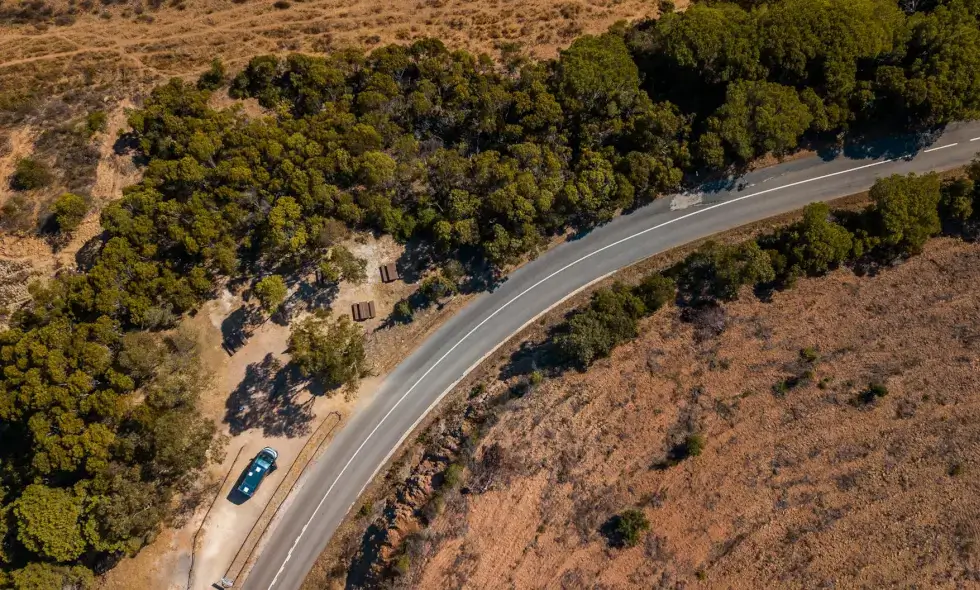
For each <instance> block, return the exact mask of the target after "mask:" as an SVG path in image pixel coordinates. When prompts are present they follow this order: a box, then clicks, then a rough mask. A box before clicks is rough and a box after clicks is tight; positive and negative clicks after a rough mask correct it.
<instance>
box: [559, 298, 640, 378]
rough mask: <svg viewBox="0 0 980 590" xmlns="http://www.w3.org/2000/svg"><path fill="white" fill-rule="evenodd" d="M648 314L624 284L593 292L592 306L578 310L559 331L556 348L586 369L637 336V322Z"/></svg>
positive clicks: (573, 363) (569, 361) (565, 356)
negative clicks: (619, 345)
mask: <svg viewBox="0 0 980 590" xmlns="http://www.w3.org/2000/svg"><path fill="white" fill-rule="evenodd" d="M645 313H646V306H645V305H644V304H643V301H642V300H641V299H640V298H639V297H637V296H636V295H634V294H633V291H632V290H631V289H630V288H629V287H627V286H626V285H623V284H621V283H617V284H615V285H613V286H612V288H610V289H600V290H598V291H596V292H595V293H593V294H592V300H591V301H590V302H589V306H588V307H587V308H585V309H584V310H581V311H579V312H577V313H575V314H574V315H573V316H572V317H571V319H569V320H568V321H567V322H566V323H565V324H564V325H563V326H562V327H561V328H559V330H560V331H561V332H563V333H561V334H560V335H559V336H558V337H557V338H555V348H556V350H557V352H558V354H559V356H560V357H561V359H562V360H563V362H565V363H568V364H569V365H572V366H575V367H577V368H579V369H585V368H587V367H588V366H589V365H591V364H592V363H593V362H595V361H596V360H597V359H600V358H603V357H607V356H609V353H610V352H612V350H613V348H615V347H616V346H617V345H618V344H620V343H622V342H625V341H627V340H631V339H633V338H636V336H637V333H638V326H637V321H638V320H639V319H640V318H641V317H643V315H644V314H645Z"/></svg>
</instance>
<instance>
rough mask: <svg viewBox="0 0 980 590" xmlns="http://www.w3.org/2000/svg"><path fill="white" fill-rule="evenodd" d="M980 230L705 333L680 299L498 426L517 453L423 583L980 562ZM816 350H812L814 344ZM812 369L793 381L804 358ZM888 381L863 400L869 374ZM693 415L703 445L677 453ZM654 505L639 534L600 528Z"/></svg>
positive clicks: (973, 573)
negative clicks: (625, 539)
mask: <svg viewBox="0 0 980 590" xmlns="http://www.w3.org/2000/svg"><path fill="white" fill-rule="evenodd" d="M978 263H980V247H978V246H976V245H967V244H963V243H960V242H956V241H952V240H946V239H943V240H937V241H935V242H933V243H931V244H930V245H929V246H928V247H927V249H926V252H925V254H924V255H923V256H920V257H918V258H915V259H913V260H911V261H909V262H908V263H906V264H904V265H903V266H901V267H900V268H896V269H892V270H888V271H885V272H883V273H881V274H880V275H879V276H876V277H873V278H867V277H865V278H861V277H856V276H854V275H853V274H851V273H850V272H844V271H838V272H836V273H833V274H832V275H830V276H828V277H825V278H822V279H812V280H806V281H803V282H801V283H800V284H799V285H798V287H797V288H796V289H794V290H792V291H788V292H785V293H779V294H777V295H776V296H775V298H774V301H773V302H771V303H761V302H758V301H756V300H755V299H754V298H748V299H743V300H742V301H739V302H736V303H733V304H731V305H730V306H728V307H727V313H728V317H727V326H728V327H727V329H726V330H725V332H724V333H723V334H722V335H721V336H719V337H717V338H710V339H708V340H704V341H701V342H698V341H697V340H696V339H695V338H694V336H693V334H692V328H691V326H690V325H689V324H687V323H682V322H680V321H679V318H678V317H677V314H676V313H669V314H663V315H660V316H657V317H655V318H653V319H651V320H649V321H648V322H647V323H646V324H645V325H644V326H643V330H642V332H643V333H642V335H641V337H640V338H639V339H637V340H636V341H634V342H632V343H630V344H628V345H625V346H623V347H621V348H620V349H618V350H616V351H615V352H614V354H613V356H612V358H611V359H608V360H605V361H601V362H599V363H597V364H596V366H594V367H593V368H592V369H590V370H589V372H588V373H586V374H576V373H572V374H566V375H565V376H563V377H562V378H560V379H556V380H553V381H547V382H545V383H544V384H542V385H541V386H539V388H538V389H537V390H536V391H534V393H533V394H532V395H528V396H526V397H524V398H523V399H521V400H519V401H517V402H514V403H515V405H514V410H513V411H510V412H508V413H506V414H505V416H504V418H503V419H502V420H501V421H500V422H499V423H497V424H496V425H495V426H493V427H492V428H491V430H490V431H489V433H488V435H487V436H486V437H485V438H484V439H483V442H482V445H481V450H480V451H479V452H478V453H477V456H478V457H479V456H480V455H481V454H483V455H485V454H486V450H487V449H488V448H491V447H497V448H496V449H495V452H496V453H498V455H499V456H498V458H500V457H502V458H503V459H502V460H501V461H498V464H500V465H504V466H505V468H504V469H503V470H502V471H500V472H498V473H497V475H496V477H495V478H494V479H493V481H495V482H496V483H495V484H493V485H492V486H491V487H490V489H489V491H487V492H485V493H482V494H476V493H470V494H467V495H463V496H460V497H457V498H448V499H447V500H446V507H447V508H446V512H444V513H443V514H442V515H441V516H439V517H438V518H437V519H436V521H435V523H434V524H433V526H432V527H430V528H429V529H428V530H426V531H423V532H422V533H420V534H417V535H416V540H417V541H422V542H421V543H419V542H416V543H414V547H415V549H414V554H413V557H414V559H413V561H412V563H411V566H412V567H411V571H410V572H409V578H408V579H403V581H411V582H412V585H413V586H415V587H420V588H434V587H460V588H491V587H519V588H529V587H535V588H540V587H555V588H559V587H561V588H566V587H568V588H571V587H576V588H577V587H595V586H598V587H607V588H623V587H635V585H636V584H640V583H643V584H648V583H649V582H650V581H653V582H655V583H660V587H674V584H675V583H677V582H686V583H689V584H695V585H702V586H706V587H707V586H710V587H725V588H758V587H763V586H776V587H794V588H796V587H799V588H814V587H821V585H826V584H829V585H833V584H838V585H841V584H843V585H845V586H848V587H850V586H877V587H882V586H887V585H892V584H918V585H923V586H929V587H953V586H955V585H956V584H957V583H962V582H966V581H976V580H978V579H980V551H978V545H977V538H978V534H980V529H978V525H977V522H978V517H980V500H978V496H977V478H976V476H975V473H976V470H977V469H978V468H980V466H978V464H977V460H976V457H977V453H978V451H980V421H978V420H977V418H978V416H980V398H978V397H977V394H976V387H975V382H976V372H977V368H978V363H980V337H978V332H977V329H976V326H977V325H978V320H980V295H978V294H977V292H976V285H977V281H978V278H980V274H978V271H977V268H978ZM804 349H807V352H806V353H805V354H806V355H808V356H810V357H811V358H812V354H813V353H814V352H815V353H816V354H817V360H816V361H815V362H812V363H810V362H808V361H806V360H803V359H802V357H801V350H804ZM808 367H812V369H811V370H813V371H814V374H813V375H812V376H808V377H809V379H808V380H804V382H803V383H801V384H799V385H797V386H795V387H792V386H790V387H786V386H780V385H779V384H780V383H789V384H792V383H793V378H794V377H798V376H799V375H801V374H802V373H801V372H802V371H805V369H806V368H808ZM872 382H874V383H882V384H884V385H885V387H886V388H887V395H885V396H884V397H881V398H878V399H877V400H876V401H873V402H871V403H868V404H865V403H862V402H860V401H855V400H856V398H857V397H858V396H860V394H861V392H862V391H864V390H865V389H866V388H867V387H868V384H869V383H872ZM692 431H698V432H702V433H703V434H704V436H705V440H706V447H705V450H704V451H703V453H702V454H701V455H700V456H698V457H693V458H688V459H684V460H682V461H680V462H679V463H678V464H676V465H670V462H669V461H667V459H668V456H669V452H670V450H671V449H672V448H673V447H674V446H675V445H677V444H678V443H680V442H682V441H683V440H684V436H685V435H686V434H687V433H689V432H692ZM633 507H638V508H639V509H640V510H642V511H643V512H644V514H645V515H646V517H647V518H648V519H649V522H650V525H651V526H650V531H649V532H648V533H646V534H644V535H643V536H642V537H641V539H640V542H639V543H638V545H637V546H636V547H632V548H613V547H611V546H610V545H609V543H608V541H607V538H606V537H605V536H604V535H603V533H602V531H603V530H604V525H605V524H606V523H608V522H609V519H610V518H611V517H613V516H614V515H615V514H618V513H621V512H622V511H623V510H625V509H628V508H633Z"/></svg>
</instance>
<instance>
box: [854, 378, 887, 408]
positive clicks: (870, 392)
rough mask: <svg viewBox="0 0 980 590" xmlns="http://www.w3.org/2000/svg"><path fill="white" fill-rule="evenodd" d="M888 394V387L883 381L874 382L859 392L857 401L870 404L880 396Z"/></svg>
mask: <svg viewBox="0 0 980 590" xmlns="http://www.w3.org/2000/svg"><path fill="white" fill-rule="evenodd" d="M886 395H888V388H887V387H885V385H884V384H883V383H876V382H872V383H869V384H868V387H867V389H865V390H864V391H862V392H861V393H859V394H858V397H857V401H858V402H860V403H862V404H870V403H871V402H873V401H875V400H876V399H878V398H882V397H885V396H886Z"/></svg>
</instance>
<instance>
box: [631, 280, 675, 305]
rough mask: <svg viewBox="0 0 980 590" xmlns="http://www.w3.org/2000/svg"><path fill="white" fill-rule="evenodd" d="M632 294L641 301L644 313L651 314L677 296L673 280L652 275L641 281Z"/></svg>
mask: <svg viewBox="0 0 980 590" xmlns="http://www.w3.org/2000/svg"><path fill="white" fill-rule="evenodd" d="M633 293H635V294H636V296H637V297H639V298H640V300H641V301H643V305H644V306H646V313H648V314H651V313H653V312H655V311H657V310H658V309H660V308H661V307H663V306H664V305H666V304H668V303H670V302H671V301H673V300H674V297H675V296H676V295H677V284H676V283H675V282H674V280H673V279H670V278H667V277H665V276H664V275H662V274H660V273H654V274H652V275H650V276H648V277H647V278H645V279H643V282H641V283H640V284H639V285H637V286H636V287H635V288H634V289H633Z"/></svg>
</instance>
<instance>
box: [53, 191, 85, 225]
mask: <svg viewBox="0 0 980 590" xmlns="http://www.w3.org/2000/svg"><path fill="white" fill-rule="evenodd" d="M52 208H53V209H54V219H55V222H56V223H57V224H58V231H60V232H63V233H71V232H73V231H75V230H76V229H77V228H78V226H79V224H81V223H82V220H83V219H85V214H86V213H88V208H89V205H88V201H86V200H85V198H84V197H80V196H78V195H76V194H74V193H65V194H63V195H61V196H60V197H58V199H57V200H56V201H55V202H54V206H53V207H52Z"/></svg>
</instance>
